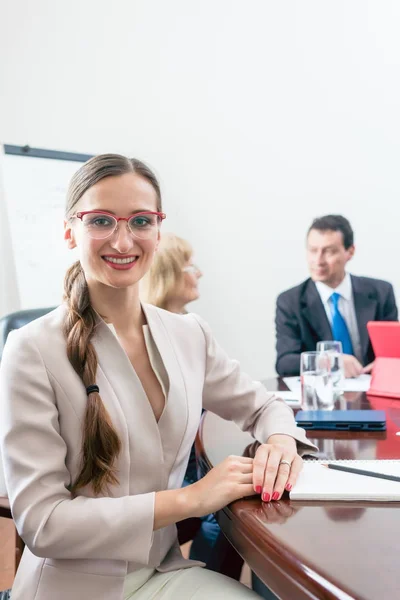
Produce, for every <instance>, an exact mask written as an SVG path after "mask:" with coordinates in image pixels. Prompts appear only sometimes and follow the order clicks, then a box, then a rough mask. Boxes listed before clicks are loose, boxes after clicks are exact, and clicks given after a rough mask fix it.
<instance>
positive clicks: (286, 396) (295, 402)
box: [274, 390, 301, 408]
mask: <svg viewBox="0 0 400 600" xmlns="http://www.w3.org/2000/svg"><path fill="white" fill-rule="evenodd" d="M274 394H275V395H276V396H278V398H282V400H284V401H285V402H286V404H288V405H289V406H292V407H293V408H300V407H301V395H300V392H299V393H296V392H290V391H281V390H278V391H276V392H274Z"/></svg>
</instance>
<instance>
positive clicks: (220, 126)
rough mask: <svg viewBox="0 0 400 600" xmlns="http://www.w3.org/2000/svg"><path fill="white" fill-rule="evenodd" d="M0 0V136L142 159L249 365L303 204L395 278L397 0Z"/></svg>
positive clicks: (268, 356)
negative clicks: (341, 223)
mask: <svg viewBox="0 0 400 600" xmlns="http://www.w3.org/2000/svg"><path fill="white" fill-rule="evenodd" d="M6 4H7V9H6V11H5V14H4V11H3V15H2V22H1V25H0V52H1V54H0V55H1V56H2V60H1V61H0V64H1V66H0V82H1V84H0V85H2V87H3V94H2V96H3V104H2V106H1V110H0V132H1V133H0V135H1V137H2V140H1V141H3V142H6V143H11V144H25V143H29V144H30V145H31V146H38V147H44V148H50V149H62V150H68V151H77V152H87V153H98V152H103V151H119V152H122V153H127V154H131V155H135V156H138V157H140V158H142V159H144V160H147V161H148V162H149V163H150V164H151V165H153V166H154V167H155V168H156V170H157V172H158V174H159V175H160V178H161V180H162V184H163V189H164V197H165V210H166V212H167V213H168V221H167V222H166V227H167V228H168V229H169V230H173V231H176V232H177V233H179V234H181V235H183V236H185V237H187V238H188V239H189V240H191V241H192V243H193V245H194V247H195V249H196V258H197V261H198V263H199V265H200V266H201V268H202V269H203V271H204V273H205V276H204V278H203V280H202V282H201V290H202V298H201V300H200V301H199V302H198V303H196V306H195V307H194V308H195V310H196V311H197V312H199V313H201V314H202V315H203V316H204V317H205V318H206V319H208V320H209V322H210V323H211V325H212V327H213V328H214V331H215V333H216V334H217V337H218V338H219V340H220V341H221V342H222V344H223V345H224V346H225V347H226V349H227V350H228V352H229V353H230V354H231V355H233V356H235V357H237V358H239V359H240V360H241V362H242V364H243V366H244V367H245V368H246V369H247V370H248V371H249V372H250V373H251V374H252V375H253V376H255V377H263V376H267V375H270V374H272V373H273V363H274V326H273V318H274V303H275V298H276V295H277V293H278V292H279V291H281V290H283V289H285V288H287V287H290V286H292V285H294V284H296V283H298V282H299V281H301V280H302V279H303V278H304V277H305V276H306V274H307V271H306V267H305V262H304V252H303V247H304V234H305V230H306V228H307V226H308V225H309V223H310V221H311V220H312V218H313V217H314V216H316V215H321V214H323V213H327V212H342V213H344V214H345V215H346V216H348V218H349V219H350V220H351V222H352V224H353V226H354V228H355V231H356V241H357V245H358V253H357V257H356V258H355V259H354V263H353V265H352V270H353V272H355V273H359V274H366V275H371V276H377V277H382V278H387V279H390V280H391V281H393V283H394V284H395V286H396V288H397V291H399V290H400V271H399V268H398V257H399V255H400V252H399V251H400V238H399V235H398V224H399V218H400V202H399V192H400V183H399V175H398V174H399V164H400V160H399V159H400V146H399V139H400V118H399V106H400V77H399V66H400V36H399V34H398V32H399V31H400V4H399V3H398V2H396V1H395V0H393V1H390V0H386V1H385V2H383V1H382V0H375V1H367V0H336V1H335V2H321V0H304V1H302V2H295V1H294V0H292V1H290V0H286V2H277V1H276V0H247V2H243V1H242V0H203V1H202V2H189V1H188V0H169V1H168V2H165V0H141V1H139V0H136V1H135V0H114V2H112V3H110V2H108V1H105V0H86V1H85V2H81V1H78V0H69V1H68V2H66V1H65V2H63V3H61V2H51V1H50V0H47V1H46V0H37V1H36V2H34V3H32V2H29V1H28V0H19V1H18V0H8V1H6ZM62 6H63V8H62Z"/></svg>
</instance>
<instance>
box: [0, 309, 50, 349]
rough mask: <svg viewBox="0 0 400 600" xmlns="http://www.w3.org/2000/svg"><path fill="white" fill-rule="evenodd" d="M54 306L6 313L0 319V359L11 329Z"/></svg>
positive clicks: (22, 324) (37, 316) (35, 317)
mask: <svg viewBox="0 0 400 600" xmlns="http://www.w3.org/2000/svg"><path fill="white" fill-rule="evenodd" d="M54 308H55V307H54V306H52V307H50V308H31V309H29V310H18V311H17V312H14V313H11V314H10V315H6V316H5V317H3V318H2V319H0V360H1V357H2V354H3V350H4V345H5V343H6V340H7V336H8V334H9V333H10V331H12V330H13V329H19V328H20V327H23V326H24V325H26V324H27V323H30V322H31V321H34V320H35V319H38V318H39V317H42V316H43V315H46V314H47V313H48V312H50V311H51V310H54Z"/></svg>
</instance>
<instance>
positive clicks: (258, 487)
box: [256, 485, 262, 494]
mask: <svg viewBox="0 0 400 600" xmlns="http://www.w3.org/2000/svg"><path fill="white" fill-rule="evenodd" d="M261 492H262V487H261V485H257V486H256V494H261Z"/></svg>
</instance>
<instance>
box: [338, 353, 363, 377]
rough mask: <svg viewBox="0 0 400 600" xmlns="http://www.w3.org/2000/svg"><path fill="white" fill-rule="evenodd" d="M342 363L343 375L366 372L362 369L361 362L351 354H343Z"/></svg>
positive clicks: (356, 374)
mask: <svg viewBox="0 0 400 600" xmlns="http://www.w3.org/2000/svg"><path fill="white" fill-rule="evenodd" d="M343 365H344V376H345V377H359V376H360V375H361V374H362V373H367V372H368V371H364V369H363V366H362V364H361V363H360V362H358V360H357V359H356V357H355V356H352V355H351V354H343ZM368 366H369V365H368ZM365 368H367V367H365Z"/></svg>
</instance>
